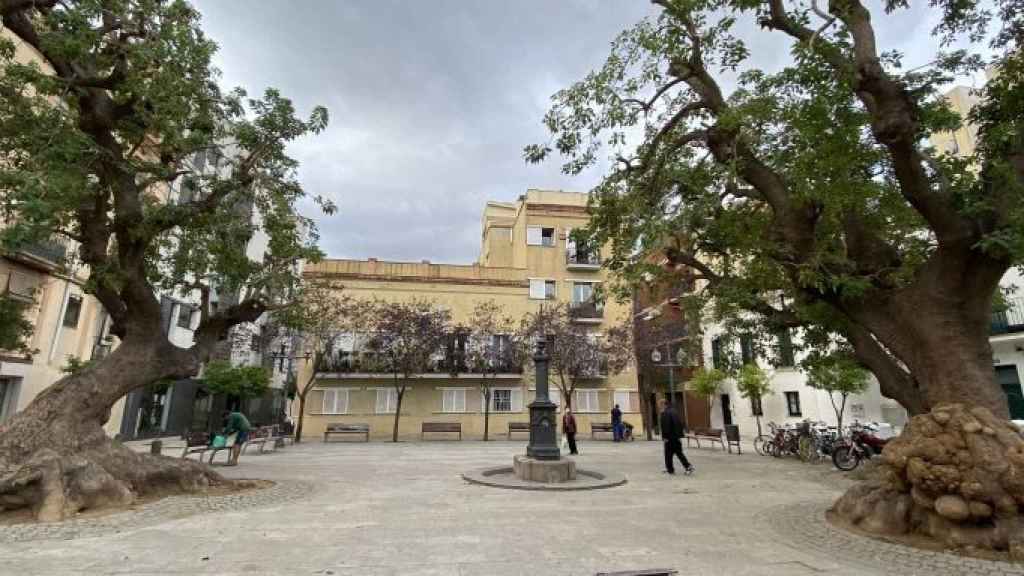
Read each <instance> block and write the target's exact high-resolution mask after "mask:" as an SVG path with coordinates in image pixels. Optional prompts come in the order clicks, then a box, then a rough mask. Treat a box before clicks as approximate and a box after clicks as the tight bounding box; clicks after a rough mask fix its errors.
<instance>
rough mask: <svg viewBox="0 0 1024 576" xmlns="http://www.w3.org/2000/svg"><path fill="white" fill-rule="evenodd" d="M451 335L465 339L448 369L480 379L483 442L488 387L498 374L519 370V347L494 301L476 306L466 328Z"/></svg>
mask: <svg viewBox="0 0 1024 576" xmlns="http://www.w3.org/2000/svg"><path fill="white" fill-rule="evenodd" d="M455 333H456V334H457V335H458V336H459V337H464V338H465V339H466V346H465V350H464V351H463V352H461V353H460V354H459V357H458V358H455V359H453V360H455V361H454V362H452V364H451V367H452V368H453V369H454V370H455V371H458V370H459V369H460V368H461V369H464V370H465V371H467V372H469V373H471V374H480V375H481V378H480V393H481V396H482V398H483V401H484V441H485V442H486V441H487V440H488V439H489V432H490V417H491V386H492V385H493V383H494V379H495V378H497V376H498V374H500V373H502V372H508V371H510V370H514V369H519V368H521V367H522V362H523V357H524V354H523V352H524V348H523V347H522V346H521V345H520V342H519V337H518V335H517V334H516V326H515V323H514V322H513V320H512V318H511V317H509V316H508V315H507V314H506V311H505V308H504V307H502V306H501V305H500V304H498V303H496V302H495V301H494V300H484V301H481V302H478V303H477V305H476V307H475V308H474V309H473V314H472V316H470V319H469V322H468V324H466V325H464V326H460V327H458V328H456V330H455ZM460 361H461V362H460ZM460 364H462V365H461V366H460Z"/></svg>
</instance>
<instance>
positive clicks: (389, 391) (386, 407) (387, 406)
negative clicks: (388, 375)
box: [377, 388, 398, 414]
mask: <svg viewBox="0 0 1024 576" xmlns="http://www.w3.org/2000/svg"><path fill="white" fill-rule="evenodd" d="M397 407H398V390H395V389H394V388H378V389H377V414H394V413H395V409H396V408H397Z"/></svg>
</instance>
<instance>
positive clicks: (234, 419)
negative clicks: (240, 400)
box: [224, 410, 252, 466]
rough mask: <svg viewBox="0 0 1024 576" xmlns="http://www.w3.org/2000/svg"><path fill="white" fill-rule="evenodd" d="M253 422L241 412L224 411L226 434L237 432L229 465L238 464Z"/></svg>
mask: <svg viewBox="0 0 1024 576" xmlns="http://www.w3.org/2000/svg"><path fill="white" fill-rule="evenodd" d="M251 428H252V424H249V419H248V418H246V417H245V414H242V413H241V412H237V411H235V412H232V411H229V410H225V411H224V435H225V436H228V435H230V434H235V443H234V445H233V446H231V455H230V456H229V457H228V466H237V465H238V457H239V456H240V455H241V454H242V445H243V444H245V442H246V441H247V440H248V439H249V430H250V429H251Z"/></svg>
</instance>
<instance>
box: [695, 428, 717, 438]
mask: <svg viewBox="0 0 1024 576" xmlns="http://www.w3.org/2000/svg"><path fill="white" fill-rule="evenodd" d="M693 433H694V434H696V435H697V436H721V435H722V429H721V428H695V429H694V430H693Z"/></svg>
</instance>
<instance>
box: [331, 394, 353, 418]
mask: <svg viewBox="0 0 1024 576" xmlns="http://www.w3.org/2000/svg"><path fill="white" fill-rule="evenodd" d="M348 393H349V391H348V390H336V391H335V393H334V413H335V414H348Z"/></svg>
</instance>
